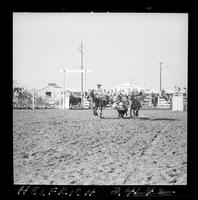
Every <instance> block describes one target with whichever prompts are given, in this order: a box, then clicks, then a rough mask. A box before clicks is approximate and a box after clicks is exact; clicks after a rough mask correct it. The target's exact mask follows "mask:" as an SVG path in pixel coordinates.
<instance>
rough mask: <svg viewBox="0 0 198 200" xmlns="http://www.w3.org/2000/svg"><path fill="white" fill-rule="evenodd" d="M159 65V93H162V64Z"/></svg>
mask: <svg viewBox="0 0 198 200" xmlns="http://www.w3.org/2000/svg"><path fill="white" fill-rule="evenodd" d="M159 64H160V93H161V91H162V62H160V63H159Z"/></svg>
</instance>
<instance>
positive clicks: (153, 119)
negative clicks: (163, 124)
mask: <svg viewBox="0 0 198 200" xmlns="http://www.w3.org/2000/svg"><path fill="white" fill-rule="evenodd" d="M139 119H141V120H151V121H160V120H169V121H179V119H174V118H149V117H140V118H139Z"/></svg>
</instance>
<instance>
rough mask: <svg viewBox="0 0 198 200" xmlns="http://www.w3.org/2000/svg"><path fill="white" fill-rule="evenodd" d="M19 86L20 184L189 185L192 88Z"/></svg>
mask: <svg viewBox="0 0 198 200" xmlns="http://www.w3.org/2000/svg"><path fill="white" fill-rule="evenodd" d="M62 72H63V85H62V86H60V85H57V84H56V83H53V82H52V83H48V85H46V86H44V87H43V88H40V89H33V88H30V87H28V86H26V85H25V84H24V83H21V82H19V81H17V80H15V81H13V156H14V158H13V159H14V184H37V185H186V184H187V110H188V109H187V107H188V106H187V102H188V94H187V88H180V87H175V88H173V89H172V90H168V89H163V88H162V87H161V82H160V90H159V91H154V90H152V88H151V89H150V88H141V87H138V86H137V85H136V84H135V83H123V84H120V85H118V86H115V87H114V88H111V89H107V88H105V84H103V83H102V81H99V82H98V83H96V85H93V88H88V89H85V84H84V81H83V75H84V72H85V71H83V69H82V70H81V71H80V72H81V90H78V91H74V90H70V89H68V88H65V82H64V81H65V79H64V74H65V72H67V71H65V70H62Z"/></svg>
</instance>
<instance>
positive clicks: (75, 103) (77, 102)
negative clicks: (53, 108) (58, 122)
mask: <svg viewBox="0 0 198 200" xmlns="http://www.w3.org/2000/svg"><path fill="white" fill-rule="evenodd" d="M80 104H81V98H80V97H76V96H74V95H70V97H69V105H70V107H72V106H78V105H80Z"/></svg>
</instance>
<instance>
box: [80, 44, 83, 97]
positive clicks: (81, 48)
mask: <svg viewBox="0 0 198 200" xmlns="http://www.w3.org/2000/svg"><path fill="white" fill-rule="evenodd" d="M80 53H81V70H83V43H82V41H81V46H80ZM81 95H82V100H83V71H82V72H81Z"/></svg>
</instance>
